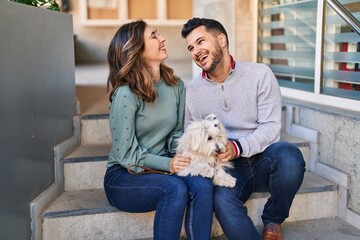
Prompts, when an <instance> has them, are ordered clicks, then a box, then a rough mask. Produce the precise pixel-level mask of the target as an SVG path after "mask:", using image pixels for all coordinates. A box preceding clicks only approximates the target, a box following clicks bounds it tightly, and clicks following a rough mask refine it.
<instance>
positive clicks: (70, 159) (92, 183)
mask: <svg viewBox="0 0 360 240" xmlns="http://www.w3.org/2000/svg"><path fill="white" fill-rule="evenodd" d="M281 140H283V141H288V142H292V143H294V144H296V145H297V146H298V147H299V148H300V150H301V151H302V153H303V155H304V158H305V161H306V163H307V164H308V162H309V154H310V151H309V143H308V142H307V141H305V140H303V139H301V138H297V137H295V136H291V135H289V134H286V133H282V135H281ZM110 148H111V144H101V145H100V144H82V145H81V146H79V147H78V148H77V149H76V150H75V151H74V152H72V153H71V154H69V155H68V156H67V157H66V158H65V159H64V183H65V184H64V185H65V191H73V190H85V189H93V188H95V189H96V188H102V185H103V177H104V173H105V170H106V163H107V160H108V154H109V151H110Z"/></svg>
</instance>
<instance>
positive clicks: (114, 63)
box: [107, 20, 179, 102]
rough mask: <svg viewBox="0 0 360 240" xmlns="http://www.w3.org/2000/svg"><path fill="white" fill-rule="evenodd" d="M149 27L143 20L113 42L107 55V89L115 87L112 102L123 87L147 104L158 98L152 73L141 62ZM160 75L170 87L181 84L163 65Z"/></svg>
mask: <svg viewBox="0 0 360 240" xmlns="http://www.w3.org/2000/svg"><path fill="white" fill-rule="evenodd" d="M146 26H147V24H146V23H145V22H144V21H143V20H138V21H134V22H131V23H127V24H124V25H122V26H121V27H120V28H119V30H118V31H117V32H116V33H115V36H114V37H113V39H112V40H111V43H110V46H109V50H108V55H107V58H108V62H109V68H110V69H109V77H108V81H107V89H108V90H109V87H110V84H111V86H112V91H111V93H110V96H109V100H110V101H112V95H113V94H114V92H115V90H116V89H117V88H118V87H121V86H123V85H128V86H129V88H130V90H131V91H132V92H134V93H135V94H136V95H138V96H139V97H140V98H142V99H143V100H144V101H146V102H154V101H155V99H156V97H157V92H156V90H155V88H154V85H153V81H152V76H153V70H152V68H151V67H150V66H148V65H147V64H146V63H145V62H144V59H143V58H142V52H143V51H144V48H145V43H144V32H145V28H146ZM160 75H161V77H162V78H163V79H164V82H165V83H166V84H167V85H170V86H171V85H175V84H177V82H178V80H179V78H178V77H176V76H175V75H174V70H173V69H171V68H170V67H168V66H166V65H165V64H164V63H161V64H160Z"/></svg>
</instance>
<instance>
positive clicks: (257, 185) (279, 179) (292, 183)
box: [214, 142, 305, 240]
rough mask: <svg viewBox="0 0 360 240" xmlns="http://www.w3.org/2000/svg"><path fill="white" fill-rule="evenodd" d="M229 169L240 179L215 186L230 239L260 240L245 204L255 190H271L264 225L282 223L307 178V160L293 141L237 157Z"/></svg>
mask: <svg viewBox="0 0 360 240" xmlns="http://www.w3.org/2000/svg"><path fill="white" fill-rule="evenodd" d="M232 163H233V164H234V168H233V169H229V170H228V171H229V172H230V174H231V175H232V176H234V177H235V178H236V179H237V182H236V186H235V188H226V187H219V186H217V187H215V189H214V208H215V214H216V217H217V219H218V220H219V222H220V225H221V227H222V229H223V231H224V233H225V235H226V237H227V238H228V239H229V240H232V239H241V240H256V239H260V237H259V235H258V233H257V231H256V228H255V226H254V224H253V222H252V221H251V219H250V218H249V216H248V215H247V208H246V207H245V206H244V203H245V202H246V201H247V200H248V199H249V197H250V195H251V194H252V193H253V192H265V191H269V192H270V195H271V196H270V198H269V199H268V201H267V203H266V204H265V207H264V211H263V214H262V216H261V218H262V221H263V223H264V224H266V223H269V222H274V223H282V222H283V221H284V220H285V218H287V217H288V216H289V210H290V207H291V204H292V201H293V198H294V197H295V194H296V192H297V191H298V189H299V188H300V185H301V183H302V181H303V178H304V172H305V162H304V159H303V156H302V154H301V152H300V150H299V149H298V148H297V147H296V146H295V145H292V144H289V143H285V142H277V143H273V144H271V145H270V146H269V147H267V148H266V150H265V151H264V152H263V153H260V154H257V155H254V156H253V157H251V158H242V157H239V158H236V159H234V160H233V161H232Z"/></svg>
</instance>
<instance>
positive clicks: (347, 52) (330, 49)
mask: <svg viewBox="0 0 360 240" xmlns="http://www.w3.org/2000/svg"><path fill="white" fill-rule="evenodd" d="M339 2H340V3H341V4H343V5H344V7H345V8H346V9H347V10H348V11H349V12H351V14H352V15H353V16H354V17H355V18H356V19H357V20H359V16H360V1H354V0H352V1H351V0H339ZM325 8H326V9H325V18H324V26H325V28H324V30H325V35H324V51H323V72H322V79H323V82H322V93H323V94H327V95H332V96H338V97H345V98H350V99H355V100H360V35H359V34H357V33H355V32H354V31H353V30H352V29H351V28H350V27H349V25H348V24H347V23H346V22H345V21H344V20H343V19H342V18H340V17H339V16H338V15H337V14H336V13H335V12H334V10H333V9H332V8H331V7H330V6H329V5H328V4H326V6H325Z"/></svg>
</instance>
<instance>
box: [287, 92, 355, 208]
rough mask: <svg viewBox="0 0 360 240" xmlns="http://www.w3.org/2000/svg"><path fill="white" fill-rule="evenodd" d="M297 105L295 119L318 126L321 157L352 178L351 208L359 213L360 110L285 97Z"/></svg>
mask: <svg viewBox="0 0 360 240" xmlns="http://www.w3.org/2000/svg"><path fill="white" fill-rule="evenodd" d="M285 103H290V104H291V105H293V106H296V107H297V112H296V114H295V115H296V118H295V119H294V120H295V123H297V124H299V125H301V126H303V127H306V128H310V129H313V130H316V131H318V132H319V133H320V137H319V146H318V147H319V149H318V151H319V156H318V161H319V162H321V163H324V164H327V165H329V166H332V167H333V168H335V169H338V170H340V171H341V172H343V173H345V174H347V175H348V176H349V178H350V181H349V183H348V184H349V189H348V194H349V196H348V208H350V209H351V210H352V211H354V212H356V213H357V214H360V162H359V161H360V127H359V126H360V114H359V112H349V111H344V110H341V109H336V108H329V107H324V106H321V105H316V104H310V103H305V102H300V101H294V100H291V99H285Z"/></svg>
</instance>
